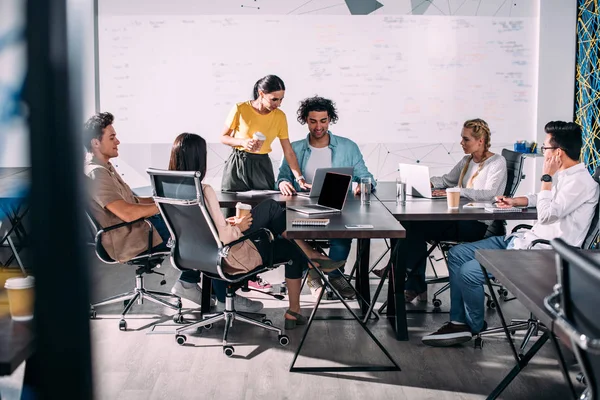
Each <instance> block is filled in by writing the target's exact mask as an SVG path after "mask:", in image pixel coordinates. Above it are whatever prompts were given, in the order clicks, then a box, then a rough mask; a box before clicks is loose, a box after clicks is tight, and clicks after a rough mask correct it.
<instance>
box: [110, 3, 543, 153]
mask: <svg viewBox="0 0 600 400" xmlns="http://www.w3.org/2000/svg"><path fill="white" fill-rule="evenodd" d="M98 40H99V60H98V61H99V72H100V74H99V92H100V107H101V109H102V110H103V111H111V112H113V113H114V114H115V116H116V122H115V126H116V127H117V131H118V132H119V139H120V140H121V141H122V142H124V143H171V142H172V141H173V139H174V137H175V136H176V135H177V134H179V133H181V132H195V133H199V134H201V135H202V136H204V137H205V138H206V139H207V141H209V142H218V141H219V135H220V132H221V130H222V128H223V123H224V120H225V117H226V116H227V113H228V111H229V109H230V108H231V106H232V105H233V104H234V103H235V102H239V101H244V100H247V99H249V97H250V94H251V90H252V86H253V84H254V82H255V81H256V80H257V79H258V78H260V77H262V76H264V75H266V74H276V75H278V76H280V77H281V78H282V79H283V80H284V82H285V83H286V86H287V91H286V95H285V100H284V102H283V106H282V110H283V111H285V112H286V114H287V116H288V123H289V128H290V136H291V139H292V140H297V139H300V138H302V137H303V136H304V135H305V134H306V127H305V126H301V125H300V124H298V123H297V122H296V115H295V114H296V110H297V107H298V102H299V101H300V100H301V99H303V98H305V97H308V96H312V95H315V94H319V95H321V96H324V97H328V98H331V99H333V100H334V101H335V102H336V103H337V106H338V111H339V115H340V120H339V122H338V123H337V124H336V125H333V126H332V127H331V129H332V131H333V132H334V133H338V134H340V135H343V136H347V137H350V138H352V139H354V140H355V141H357V142H358V143H440V142H441V143H447V142H455V141H456V140H457V139H458V136H459V135H460V126H461V124H462V122H463V121H464V120H466V119H469V118H475V117H480V118H483V119H485V120H487V121H488V123H489V124H490V127H491V129H492V133H493V135H494V136H493V138H494V137H496V138H498V139H501V141H502V142H504V143H510V142H512V141H514V140H518V139H522V138H524V137H532V136H534V135H535V132H534V131H535V121H536V107H537V104H536V102H537V98H536V93H537V67H538V65H537V59H538V54H537V47H538V18H535V17H534V18H527V17H521V18H505V17H502V18H500V17H481V16H478V17H465V16H420V15H419V16H415V15H403V16H393V15H368V16H351V15H232V16H219V15H197V14H191V15H168V16H153V15H127V16H122V15H121V16H119V15H112V16H111V15H102V14H101V15H100V16H99V31H98Z"/></svg>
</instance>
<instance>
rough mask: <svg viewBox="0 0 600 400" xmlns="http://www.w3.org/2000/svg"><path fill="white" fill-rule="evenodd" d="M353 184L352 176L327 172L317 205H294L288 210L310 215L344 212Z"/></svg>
mask: <svg viewBox="0 0 600 400" xmlns="http://www.w3.org/2000/svg"><path fill="white" fill-rule="evenodd" d="M351 182H352V175H344V174H337V173H334V172H327V173H326V174H325V179H324V180H323V185H322V186H323V189H322V190H321V194H320V195H319V200H318V201H317V204H310V205H306V206H295V205H293V206H288V209H290V210H294V211H298V212H299V213H303V214H308V215H314V214H332V213H339V212H342V209H343V208H344V204H345V203H346V196H347V195H348V190H349V189H350V183H351Z"/></svg>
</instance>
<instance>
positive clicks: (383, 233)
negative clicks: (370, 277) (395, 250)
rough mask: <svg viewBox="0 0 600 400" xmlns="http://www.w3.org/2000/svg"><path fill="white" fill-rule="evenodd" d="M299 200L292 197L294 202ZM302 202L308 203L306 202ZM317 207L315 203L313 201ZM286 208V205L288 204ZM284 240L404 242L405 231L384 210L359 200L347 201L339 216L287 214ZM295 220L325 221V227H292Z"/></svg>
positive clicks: (289, 211)
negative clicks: (359, 226) (381, 239)
mask: <svg viewBox="0 0 600 400" xmlns="http://www.w3.org/2000/svg"><path fill="white" fill-rule="evenodd" d="M296 197H298V196H295V197H294V198H296ZM302 201H306V202H307V203H308V202H309V201H308V199H304V200H302ZM312 203H316V201H314V200H313V201H312ZM288 204H289V203H288ZM286 217H287V229H286V230H287V236H288V237H289V238H290V239H350V238H357V239H377V238H403V237H405V236H406V231H405V230H404V228H403V227H402V225H400V223H399V222H398V221H397V220H396V219H395V218H394V217H392V216H391V215H390V213H389V211H388V210H387V208H386V207H385V206H384V205H382V204H381V203H380V202H378V201H377V200H375V199H373V200H372V201H371V204H370V205H361V203H360V200H355V199H348V200H347V201H346V204H345V205H344V209H343V211H342V212H341V213H339V214H321V215H318V216H317V215H313V216H310V217H309V216H308V215H305V214H301V213H298V212H295V211H292V210H287V212H286ZM297 218H328V219H329V221H330V222H329V225H327V226H292V220H294V219H297ZM346 225H373V228H372V229H369V228H367V229H348V228H346Z"/></svg>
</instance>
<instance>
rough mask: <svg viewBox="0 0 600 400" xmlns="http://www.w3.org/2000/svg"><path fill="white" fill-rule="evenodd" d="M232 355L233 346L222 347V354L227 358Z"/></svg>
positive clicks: (233, 351)
mask: <svg viewBox="0 0 600 400" xmlns="http://www.w3.org/2000/svg"><path fill="white" fill-rule="evenodd" d="M233 353H235V349H234V348H233V346H223V354H225V355H226V356H227V357H231V356H232V355H233Z"/></svg>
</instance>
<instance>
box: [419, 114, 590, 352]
mask: <svg viewBox="0 0 600 400" xmlns="http://www.w3.org/2000/svg"><path fill="white" fill-rule="evenodd" d="M544 130H545V132H546V140H545V141H544V145H543V146H542V152H543V153H544V168H543V175H542V178H541V181H542V182H541V188H540V192H539V193H537V194H534V195H529V196H523V197H515V198H509V197H504V196H499V197H497V198H496V201H497V205H498V207H537V214H538V220H537V222H536V223H535V225H534V226H533V228H532V229H531V230H520V231H519V232H517V233H515V234H510V235H508V236H506V237H504V236H494V237H490V238H487V239H483V240H480V241H478V242H474V243H465V244H460V245H458V246H454V247H453V248H452V249H451V250H450V252H449V253H448V271H449V275H450V303H451V304H450V321H449V322H447V323H445V324H444V325H443V326H442V327H441V328H440V329H439V330H437V331H436V332H434V333H431V334H429V335H426V336H424V337H423V339H422V341H423V343H424V344H427V345H430V346H453V345H456V344H460V343H464V342H468V341H469V340H471V338H472V336H473V335H474V334H477V333H479V332H481V331H482V330H485V321H484V319H483V317H484V312H485V306H484V299H485V295H484V288H483V284H484V276H483V272H482V270H481V266H480V265H479V262H477V260H475V250H478V249H514V250H522V249H527V248H528V247H529V245H530V244H531V243H532V242H533V241H534V240H536V239H545V240H552V239H554V238H557V237H560V238H562V239H563V240H564V241H566V242H567V243H569V244H570V245H572V246H576V247H579V246H581V244H582V243H583V241H584V240H585V236H586V234H587V232H588V230H589V228H590V224H591V221H592V216H593V215H594V210H595V208H596V204H597V203H598V193H599V190H600V189H599V187H598V184H597V183H596V182H595V181H594V179H593V178H592V177H591V175H590V174H589V172H588V171H587V169H586V168H585V165H583V164H582V163H581V162H579V155H580V153H581V145H582V137H581V128H580V127H579V125H577V124H575V123H572V122H562V121H553V122H549V123H548V124H546V127H545V128H544ZM539 247H542V246H539ZM539 247H536V248H539Z"/></svg>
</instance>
